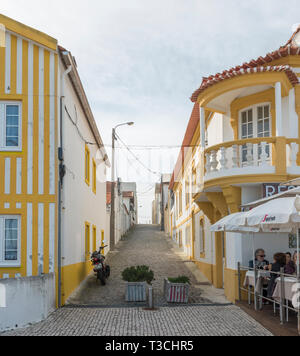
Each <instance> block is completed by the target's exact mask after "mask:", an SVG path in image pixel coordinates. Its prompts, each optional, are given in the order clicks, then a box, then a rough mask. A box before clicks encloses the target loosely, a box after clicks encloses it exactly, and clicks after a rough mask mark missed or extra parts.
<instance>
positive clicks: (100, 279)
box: [97, 272, 106, 286]
mask: <svg viewBox="0 0 300 356" xmlns="http://www.w3.org/2000/svg"><path fill="white" fill-rule="evenodd" d="M97 277H98V279H99V281H100V282H101V284H102V285H103V286H105V285H106V278H105V276H104V275H103V273H102V272H98V275H97Z"/></svg>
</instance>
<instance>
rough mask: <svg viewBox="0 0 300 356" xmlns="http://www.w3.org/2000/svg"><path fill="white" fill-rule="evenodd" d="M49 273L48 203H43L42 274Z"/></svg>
mask: <svg viewBox="0 0 300 356" xmlns="http://www.w3.org/2000/svg"><path fill="white" fill-rule="evenodd" d="M48 273H49V204H44V274H48Z"/></svg>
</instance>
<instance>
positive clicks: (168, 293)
mask: <svg viewBox="0 0 300 356" xmlns="http://www.w3.org/2000/svg"><path fill="white" fill-rule="evenodd" d="M164 289H165V298H166V300H167V302H168V303H185V304H187V303H188V301H189V291H190V285H189V284H181V283H171V282H170V281H169V280H168V279H165V286H164Z"/></svg>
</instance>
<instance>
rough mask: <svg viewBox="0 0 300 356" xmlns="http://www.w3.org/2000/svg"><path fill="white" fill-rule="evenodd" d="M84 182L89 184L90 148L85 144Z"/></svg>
mask: <svg viewBox="0 0 300 356" xmlns="http://www.w3.org/2000/svg"><path fill="white" fill-rule="evenodd" d="M85 182H86V184H87V185H90V150H89V148H88V147H87V146H85Z"/></svg>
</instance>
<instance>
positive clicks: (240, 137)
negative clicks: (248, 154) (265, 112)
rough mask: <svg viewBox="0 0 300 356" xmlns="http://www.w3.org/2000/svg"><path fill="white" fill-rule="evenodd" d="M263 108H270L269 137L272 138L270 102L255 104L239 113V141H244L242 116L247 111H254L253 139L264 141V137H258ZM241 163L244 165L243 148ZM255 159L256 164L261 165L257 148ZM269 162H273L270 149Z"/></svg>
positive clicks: (254, 154) (254, 153)
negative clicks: (259, 115) (259, 112)
mask: <svg viewBox="0 0 300 356" xmlns="http://www.w3.org/2000/svg"><path fill="white" fill-rule="evenodd" d="M260 106H262V107H264V106H269V113H270V118H269V120H270V121H269V131H270V135H269V136H268V137H272V111H271V107H272V104H271V103H270V102H263V103H259V104H255V105H251V106H248V107H246V108H243V109H241V110H240V111H239V140H242V126H243V124H242V114H243V112H245V111H249V110H252V120H253V121H252V124H253V136H252V137H253V138H260V139H261V142H263V141H264V138H263V137H258V135H257V130H258V108H259V107H260ZM240 157H241V159H240V162H241V164H243V163H244V162H243V160H242V148H241V149H240ZM253 157H254V160H255V161H256V164H259V163H260V160H259V159H258V148H256V150H255V151H254V152H253ZM268 160H272V150H271V147H270V157H269V158H268Z"/></svg>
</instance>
